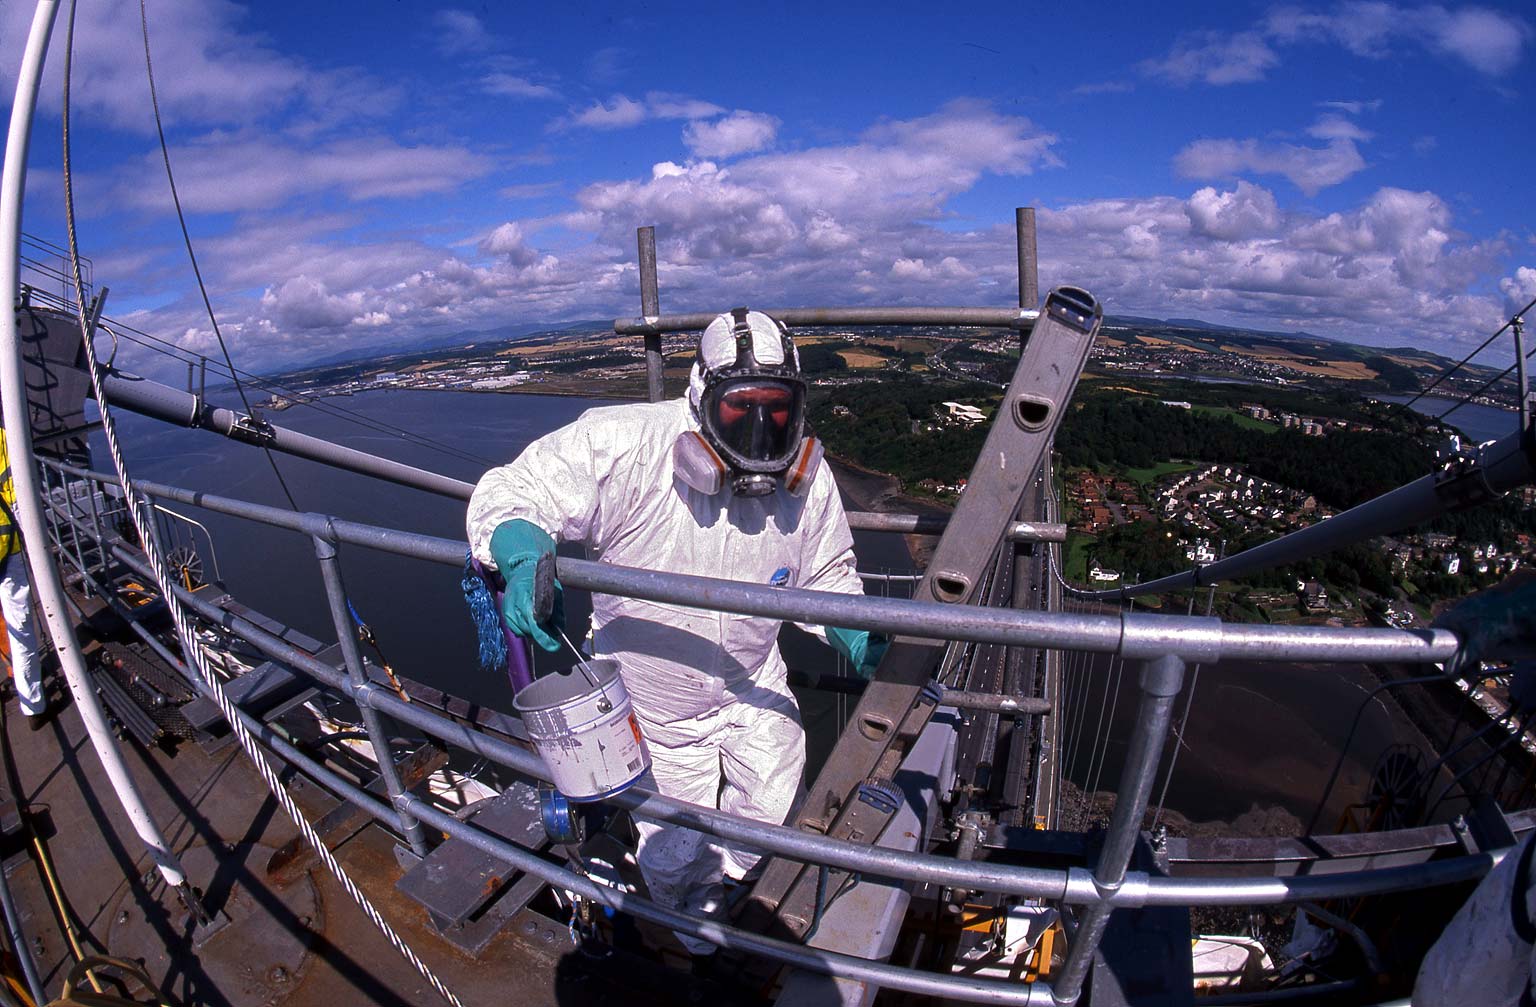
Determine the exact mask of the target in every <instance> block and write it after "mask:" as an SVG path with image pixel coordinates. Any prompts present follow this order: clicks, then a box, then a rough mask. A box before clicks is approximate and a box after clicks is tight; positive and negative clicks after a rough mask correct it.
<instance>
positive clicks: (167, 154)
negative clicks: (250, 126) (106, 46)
mask: <svg viewBox="0 0 1536 1007" xmlns="http://www.w3.org/2000/svg"><path fill="white" fill-rule="evenodd" d="M70 18H71V23H70V29H71V31H73V29H74V23H73V18H74V0H70ZM139 25H140V27H141V28H142V30H143V35H144V72H145V76H146V77H148V79H149V102H150V106H151V107H152V108H153V109H154V112H155V132H156V134H158V136H159V137H160V156H161V158H162V160H164V161H165V178H166V181H167V182H168V183H169V184H170V189H171V202H172V203H174V204H175V206H176V221H177V223H178V224H179V225H180V226H181V237H182V241H183V242H184V243H185V244H186V246H187V259H188V261H189V262H191V264H192V275H193V276H195V277H196V278H197V291H198V293H199V294H201V295H202V298H203V307H204V308H206V309H207V311H208V322H209V324H210V325H212V326H213V335H214V338H215V339H217V340H218V343H219V350H220V351H221V352H222V353H223V354H224V362H225V363H226V364H227V365H228V366H229V373H230V374H231V376H233V375H234V373H235V362H234V361H233V360H231V359H230V356H229V347H228V346H227V345H226V344H225V342H224V333H223V332H222V331H220V329H219V320H218V317H217V316H216V315H215V314H214V311H213V302H212V301H211V300H209V298H208V287H207V285H206V284H204V283H203V271H202V269H200V268H199V267H198V265H197V253H196V252H195V251H193V249H192V232H191V231H189V230H188V229H187V218H186V214H184V213H183V212H182V210H181V195H180V194H179V193H178V192H177V191H176V175H175V173H174V172H173V171H172V170H171V149H170V147H169V146H168V145H167V144H166V142H165V126H164V125H163V124H162V123H161V120H160V97H159V95H158V93H157V92H156V90H155V64H154V60H153V59H152V58H151V57H150V54H149V11H148V8H147V7H146V6H145V0H139ZM70 251H71V254H72V255H73V253H74V252H75V251H76V249H75V247H74V241H73V240H71V242H70ZM71 271H73V267H71ZM76 293H77V295H78V296H79V297H82V298H83V296H84V284H83V283H81V284H80V289H79V290H77V292H76ZM80 311H81V315H82V317H83V315H84V312H85V308H84V306H83V305H82V306H81V308H80ZM235 391H237V392H239V393H240V401H241V402H242V403H244V405H245V412H246V414H247V415H248V416H250V417H251V418H252V419H255V418H256V413H255V411H254V410H253V409H251V403H250V400H249V399H247V398H246V397H245V389H244V388H243V387H242V386H241V384H240V379H239V378H238V377H236V378H235ZM97 401H98V402H100V401H101V399H100V397H99V396H98V398H97ZM262 453H263V454H265V455H266V456H267V463H268V464H269V465H271V466H272V474H273V475H275V476H277V482H278V485H279V486H281V487H282V489H283V496H284V497H286V498H287V499H288V506H289V507H291V508H292V509H293V510H298V509H299V505H298V503H297V502H295V501H294V499H293V491H292V490H290V489H289V488H288V480H286V479H284V478H283V471H282V469H280V468H278V467H277V459H276V458H275V457H274V456H273V454H272V452H271V450H270V449H268V448H266V447H263V448H262Z"/></svg>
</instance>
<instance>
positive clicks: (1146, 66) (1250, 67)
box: [1141, 31, 1280, 84]
mask: <svg viewBox="0 0 1536 1007" xmlns="http://www.w3.org/2000/svg"><path fill="white" fill-rule="evenodd" d="M1279 64H1280V57H1279V56H1277V55H1275V51H1274V50H1273V49H1271V48H1270V47H1269V44H1268V43H1267V42H1266V41H1265V40H1264V37H1263V36H1262V35H1261V34H1259V33H1258V32H1253V31H1245V32H1238V33H1237V34H1235V35H1223V34H1221V33H1219V32H1210V31H1207V32H1198V33H1196V34H1194V35H1190V36H1188V37H1186V38H1183V39H1181V40H1180V41H1179V42H1178V43H1176V44H1175V45H1174V47H1173V50H1172V51H1171V52H1170V53H1169V54H1168V55H1167V56H1165V57H1163V58H1162V59H1160V60H1148V61H1146V62H1145V63H1143V64H1142V65H1141V69H1142V71H1143V72H1144V73H1146V74H1148V75H1149V76H1153V77H1161V78H1163V79H1164V80H1167V81H1170V82H1172V83H1174V84H1192V83H1194V82H1195V81H1204V82H1205V83H1207V84H1244V83H1250V82H1252V81H1256V80H1263V79H1264V74H1265V73H1266V72H1268V71H1269V70H1271V69H1273V68H1274V67H1276V66H1278V65H1279Z"/></svg>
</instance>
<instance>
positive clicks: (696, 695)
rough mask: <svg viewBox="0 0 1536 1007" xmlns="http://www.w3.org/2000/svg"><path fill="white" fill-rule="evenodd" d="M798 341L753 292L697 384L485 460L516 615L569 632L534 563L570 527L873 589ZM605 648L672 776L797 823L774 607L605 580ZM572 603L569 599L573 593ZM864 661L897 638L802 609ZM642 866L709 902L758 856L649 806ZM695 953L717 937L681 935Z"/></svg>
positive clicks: (507, 597) (660, 563)
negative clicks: (820, 433)
mask: <svg viewBox="0 0 1536 1007" xmlns="http://www.w3.org/2000/svg"><path fill="white" fill-rule="evenodd" d="M804 424H805V382H804V380H803V378H802V377H801V374H800V367H799V356H798V354H797V353H796V351H795V348H794V344H793V343H792V342H791V340H790V338H789V334H788V332H787V331H786V330H785V329H784V327H783V326H782V325H780V324H779V323H778V322H776V321H775V320H773V319H772V318H770V317H769V316H767V315H765V314H763V313H762V312H758V311H748V310H747V309H745V308H738V309H735V310H734V311H731V312H728V313H726V314H722V315H720V316H719V317H717V318H716V319H715V320H714V321H713V322H711V323H710V324H709V326H708V327H707V328H706V329H705V330H704V333H703V335H702V336H701V337H700V340H699V350H698V355H697V358H696V360H695V362H694V365H693V371H692V374H691V375H690V378H689V383H688V394H687V395H686V396H684V397H682V398H678V399H674V400H671V401H666V402H656V403H642V404H626V405H616V406H606V407H601V408H597V409H591V410H588V411H587V412H586V413H584V414H582V416H581V417H580V418H578V419H577V420H576V421H575V422H574V423H572V424H570V425H569V426H567V427H564V428H562V429H560V430H556V431H555V432H553V433H551V434H548V435H547V436H545V437H542V438H540V439H539V440H537V441H535V442H534V443H532V444H530V445H529V446H528V448H527V450H525V451H524V452H523V453H522V454H521V455H520V456H519V457H518V458H517V460H516V461H514V462H512V463H511V464H510V465H505V466H502V467H500V468H496V469H492V470H491V471H489V472H487V473H486V474H485V475H484V476H483V477H482V478H481V480H480V483H479V485H477V486H476V487H475V492H474V495H473V496H472V497H471V499H470V502H469V514H468V532H469V542H470V546H471V548H472V550H473V553H474V556H475V558H476V559H477V560H479V561H480V562H481V563H482V564H484V565H486V566H488V567H493V568H496V569H498V570H500V571H501V574H502V576H503V577H504V578H505V579H506V581H507V588H506V592H505V594H504V596H503V603H502V616H503V618H504V619H505V620H506V622H507V625H508V626H509V627H510V628H511V629H512V630H513V631H514V632H517V633H519V634H521V635H523V636H527V637H530V638H532V639H533V640H535V641H536V642H538V643H539V644H540V645H541V646H542V647H544V648H545V649H546V650H551V651H552V650H556V649H558V643H557V641H556V640H555V639H554V632H555V631H556V629H557V627H554V626H541V625H540V624H539V623H538V622H537V620H536V619H535V617H534V615H533V575H534V568H535V566H536V565H537V562H538V560H539V558H540V557H541V556H542V555H544V554H547V553H551V552H553V551H554V548H555V543H556V542H582V543H584V544H585V545H586V546H587V548H588V551H589V554H590V555H592V557H593V558H595V559H598V560H601V561H603V562H608V563H616V564H621V565H624V566H633V567H642V568H646V569H652V570H663V571H668V572H672V573H685V574H700V575H705V576H711V577H725V578H730V579H733V580H740V581H745V582H748V583H756V584H772V585H776V586H787V587H800V588H809V589H812V590H818V591H835V592H840V593H843V594H861V593H863V586H862V584H861V583H860V580H859V577H858V574H857V573H856V572H855V570H854V558H853V536H852V535H851V533H850V532H849V530H848V519H847V517H846V516H845V515H844V513H843V507H842V503H841V501H840V500H839V498H838V492H837V486H836V484H835V483H834V481H833V478H832V473H831V471H830V470H829V469H828V467H827V466H826V465H825V464H822V449H821V445H820V443H819V442H818V441H817V440H816V438H815V437H812V436H808V435H806V434H805V430H804ZM592 601H593V605H592V608H593V612H592V625H593V646H592V649H593V652H594V656H598V657H605V658H614V659H617V661H618V662H619V666H620V668H621V669H622V674H623V678H624V684H625V686H626V688H627V689H628V691H629V694H630V696H631V698H632V700H633V704H634V711H635V714H636V715H637V717H638V720H639V723H640V727H641V732H642V734H643V735H644V737H645V740H646V744H647V746H648V748H649V750H650V753H651V761H652V767H651V771H652V773H653V774H654V777H655V783H656V786H657V789H659V790H660V791H661V792H662V793H663V794H666V795H668V796H670V797H674V798H677V799H679V800H683V801H688V802H690V803H693V804H699V805H703V806H705V807H719V808H720V809H721V810H723V811H726V812H729V813H731V814H733V815H738V816H742V817H746V818H752V819H756V820H758V821H764V822H772V823H774V824H781V823H782V822H783V821H784V819H785V817H786V816H787V814H788V812H789V809H790V805H791V804H792V803H793V801H794V800H795V797H796V795H797V793H798V791H799V788H800V785H801V775H802V772H803V770H804V767H805V733H804V731H803V729H802V728H801V725H800V712H799V708H798V707H797V706H796V704H795V700H794V698H793V696H792V695H791V694H790V691H789V687H788V685H787V684H786V681H785V678H786V670H785V667H784V661H783V658H781V657H780V656H779V648H778V644H777V640H778V634H779V626H780V622H779V620H776V619H768V618H759V617H754V616H745V615H733V614H731V613H728V612H711V611H706V610H702V609H695V608H684V607H680V606H676V605H662V604H657V603H654V602H648V601H638V600H634V599H629V598H619V597H613V596H609V595H595V596H594V597H593V599H592ZM558 609H559V606H557V611H558ZM801 628H802V629H805V630H806V631H807V632H810V633H813V634H815V635H817V636H819V637H820V638H822V639H823V640H825V641H826V642H827V643H828V644H830V645H831V646H832V647H834V648H835V649H837V650H838V651H839V652H841V653H842V654H843V655H844V656H845V657H847V658H848V659H849V660H850V662H851V663H852V665H853V667H854V668H855V669H856V670H857V671H858V672H859V673H860V674H862V675H864V676H865V677H868V676H869V675H871V674H872V673H873V671H874V668H875V666H876V665H877V664H878V663H879V658H880V656H881V654H883V652H884V649H885V641H884V639H883V638H880V637H873V638H872V637H871V635H870V634H869V633H867V632H863V631H852V630H846V629H840V628H836V627H820V626H810V625H802V626H801ZM638 824H639V831H640V848H639V852H638V859H639V864H640V869H641V872H642V874H643V875H644V877H645V880H646V884H647V885H648V886H649V888H650V891H651V895H652V897H653V898H654V899H655V900H656V901H657V902H659V903H661V904H663V905H667V906H672V907H674V908H683V909H688V910H692V911H696V912H702V913H705V914H718V913H719V912H720V911H721V909H722V903H723V899H724V891H725V885H726V883H728V882H732V881H740V880H741V879H742V878H743V877H744V876H745V875H746V874H747V872H748V871H750V870H751V869H752V868H753V866H754V865H755V864H756V863H757V861H758V860H759V859H760V857H759V855H758V854H757V853H755V852H753V851H751V850H748V849H744V848H741V847H738V846H735V845H732V844H727V843H722V842H718V841H714V840H712V839H711V838H710V837H707V836H704V835H702V834H701V833H698V832H694V831H691V830H688V829H682V828H677V827H672V826H663V825H656V824H652V823H649V822H640V823H638ZM679 939H680V940H682V941H683V944H684V946H685V947H687V949H688V950H689V951H690V952H692V953H693V954H695V955H707V954H709V953H711V952H713V951H714V950H715V949H714V946H713V945H711V944H709V943H707V942H704V941H701V940H698V939H696V938H689V937H686V936H684V935H681V934H680V935H679Z"/></svg>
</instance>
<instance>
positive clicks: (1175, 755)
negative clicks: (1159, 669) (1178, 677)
mask: <svg viewBox="0 0 1536 1007" xmlns="http://www.w3.org/2000/svg"><path fill="white" fill-rule="evenodd" d="M1215 605H1216V588H1215V587H1212V588H1211V589H1210V593H1208V594H1207V595H1206V598H1205V617H1206V618H1207V619H1209V618H1210V617H1211V610H1212V609H1213V608H1214V607H1215ZM1194 613H1195V594H1194V592H1190V595H1189V610H1188V612H1186V613H1185V614H1187V615H1194ZM1199 685H1200V663H1199V662H1198V661H1197V662H1195V667H1194V669H1193V670H1192V671H1191V673H1190V676H1189V691H1188V692H1187V693H1185V695H1184V710H1183V712H1182V713H1180V715H1179V726H1178V728H1177V729H1176V730H1175V731H1174V732H1173V751H1172V752H1171V753H1170V754H1169V756H1168V771H1167V772H1166V773H1164V774H1163V789H1162V790H1161V791H1159V792H1158V795H1157V813H1156V814H1154V815H1153V816H1152V828H1154V829H1155V828H1157V823H1158V822H1161V821H1162V820H1163V805H1164V803H1165V802H1166V801H1167V799H1168V787H1169V785H1170V784H1171V783H1173V767H1174V766H1176V765H1178V763H1179V752H1180V751H1182V750H1183V749H1184V748H1185V747H1187V744H1188V743H1187V742H1185V740H1184V729H1185V727H1186V726H1188V724H1189V708H1190V707H1191V706H1193V705H1194V702H1195V690H1196V689H1197V688H1198V687H1199Z"/></svg>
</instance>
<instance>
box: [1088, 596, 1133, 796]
mask: <svg viewBox="0 0 1536 1007" xmlns="http://www.w3.org/2000/svg"><path fill="white" fill-rule="evenodd" d="M1135 607H1136V600H1135V599H1134V598H1133V599H1131V608H1132V609H1134V608H1135ZM1110 661H1111V663H1112V664H1113V665H1114V667H1115V672H1114V682H1113V684H1112V685H1110V687H1109V716H1108V718H1107V719H1106V720H1105V722H1104V736H1103V740H1102V742H1101V741H1100V738H1099V735H1098V732H1097V731H1095V732H1094V737H1093V747H1094V750H1095V751H1096V752H1097V754H1098V763H1099V765H1098V769H1097V770H1092V772H1093V784H1092V786H1091V787H1090V788H1089V790H1088V793H1090V794H1095V793H1098V790H1099V781H1100V779H1101V778H1102V777H1103V773H1104V764H1105V763H1106V762H1108V761H1109V739H1110V737H1111V736H1112V735H1113V734H1114V733H1115V711H1116V710H1118V709H1119V708H1120V680H1121V678H1122V677H1123V675H1124V674H1125V658H1124V657H1123V656H1121V655H1120V654H1116V655H1115V656H1114V657H1112V658H1110ZM1089 765H1090V766H1092V763H1091V762H1090V763H1089Z"/></svg>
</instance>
